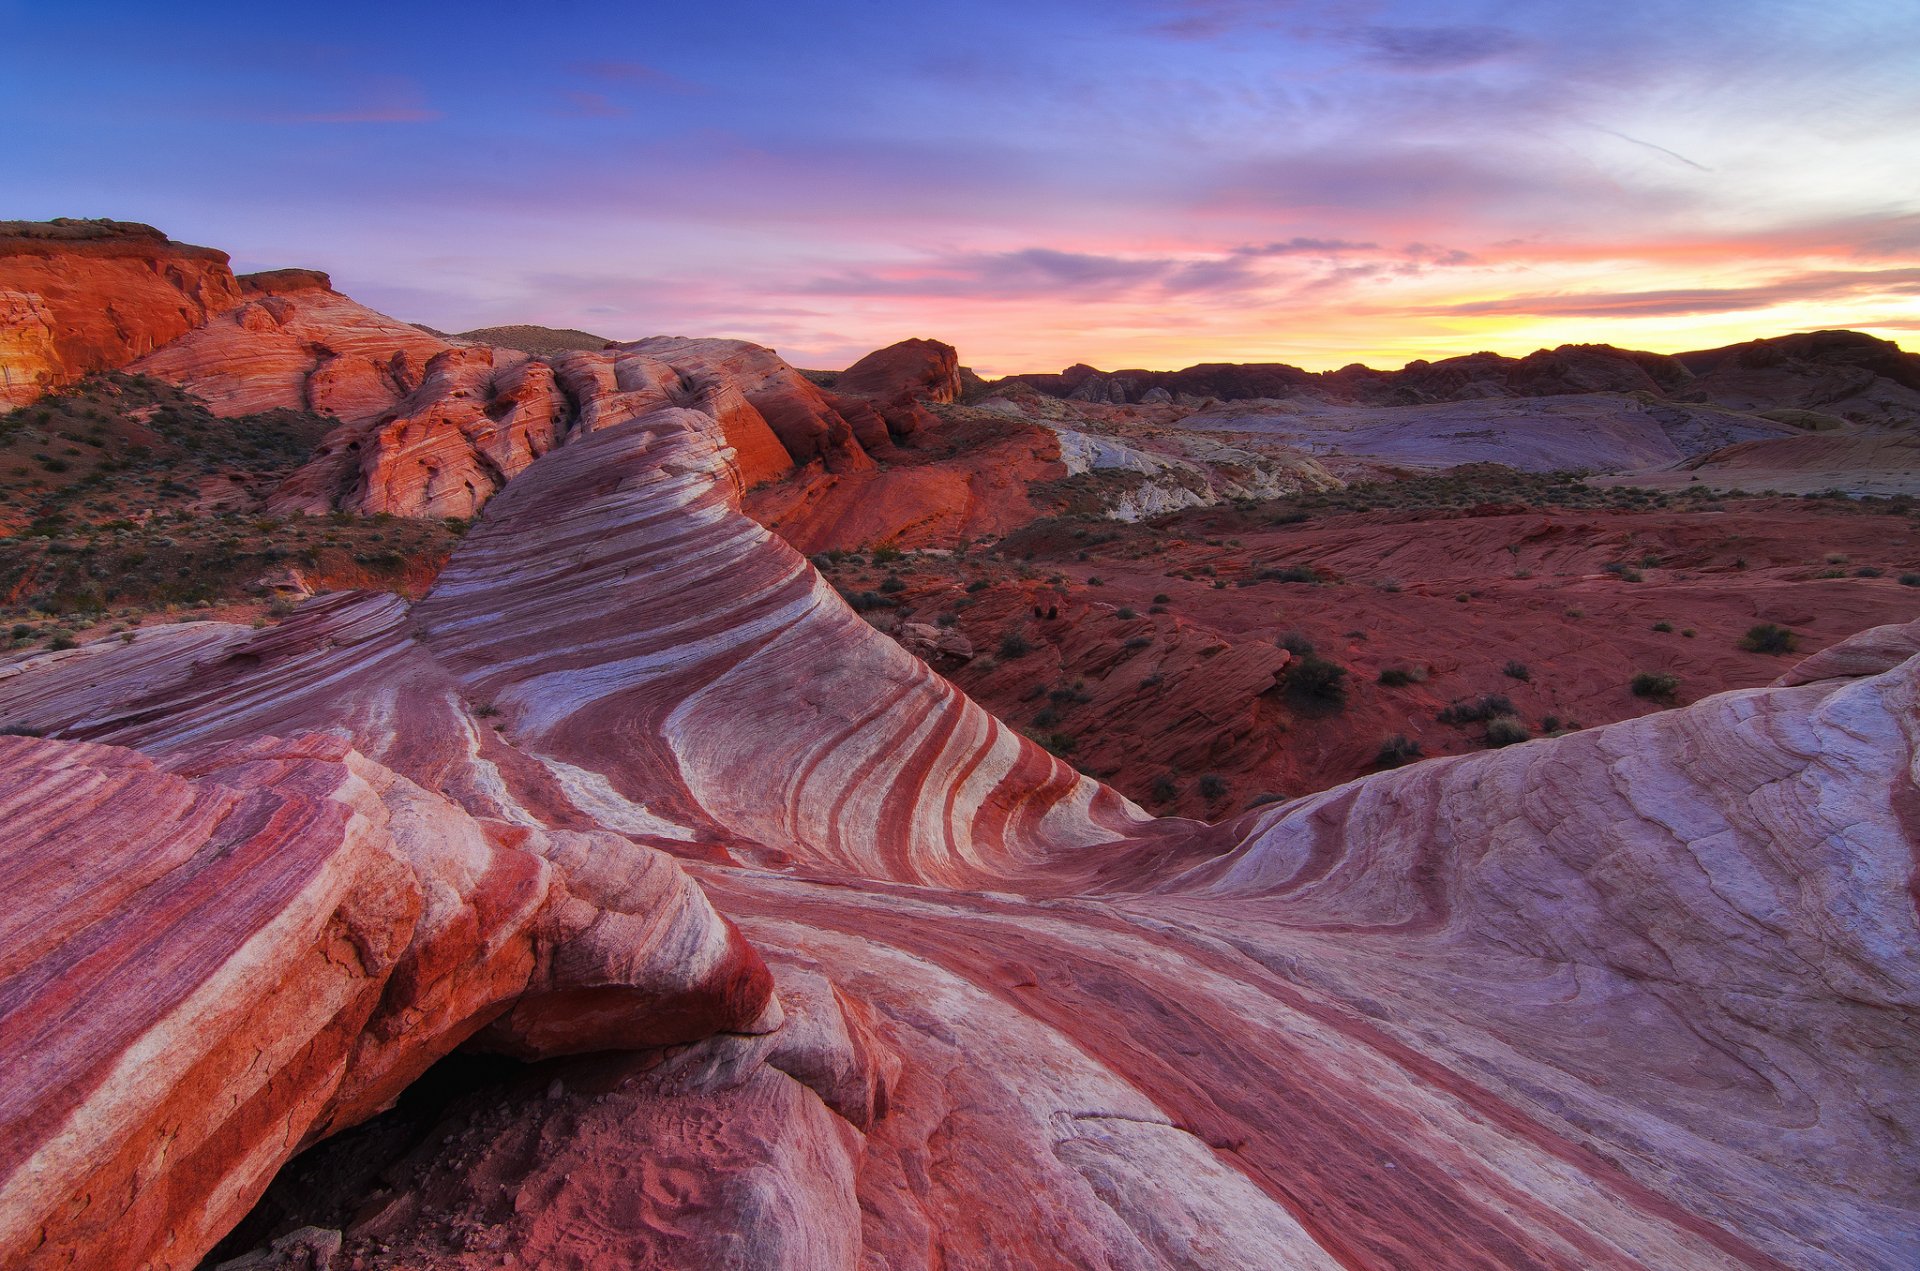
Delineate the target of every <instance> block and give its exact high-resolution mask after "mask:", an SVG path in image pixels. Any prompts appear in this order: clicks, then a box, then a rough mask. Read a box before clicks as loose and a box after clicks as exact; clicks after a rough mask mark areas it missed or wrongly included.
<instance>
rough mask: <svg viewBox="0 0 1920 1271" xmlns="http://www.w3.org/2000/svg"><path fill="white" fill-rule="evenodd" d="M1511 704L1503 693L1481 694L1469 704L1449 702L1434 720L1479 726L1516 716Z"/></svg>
mask: <svg viewBox="0 0 1920 1271" xmlns="http://www.w3.org/2000/svg"><path fill="white" fill-rule="evenodd" d="M1517 713H1518V712H1516V711H1515V710H1514V708H1513V702H1512V701H1511V700H1510V699H1509V698H1508V697H1507V695H1506V694H1504V693H1483V694H1482V695H1481V696H1480V697H1479V698H1477V699H1475V700H1474V701H1471V702H1466V701H1455V702H1449V703H1447V705H1445V706H1443V707H1441V709H1440V713H1439V714H1437V715H1435V716H1434V718H1435V719H1437V720H1439V721H1440V722H1441V723H1443V724H1451V725H1453V726H1455V727H1458V726H1459V725H1461V724H1481V723H1485V722H1486V721H1487V720H1490V719H1493V718H1495V717H1497V716H1500V715H1513V714H1517Z"/></svg>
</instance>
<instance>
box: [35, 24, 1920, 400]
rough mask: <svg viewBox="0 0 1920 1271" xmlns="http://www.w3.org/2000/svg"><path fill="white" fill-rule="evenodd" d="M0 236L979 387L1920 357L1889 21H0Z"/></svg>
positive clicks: (1915, 271)
mask: <svg viewBox="0 0 1920 1271" xmlns="http://www.w3.org/2000/svg"><path fill="white" fill-rule="evenodd" d="M0 29H4V30H5V32H6V33H7V38H6V40H5V42H4V44H3V45H0V105H3V106H4V108H5V110H6V115H7V118H8V119H9V120H10V121H11V123H12V127H11V128H10V129H9V133H10V138H9V139H10V143H11V144H10V145H9V159H8V163H7V176H6V178H5V181H4V183H0V194H4V198H0V216H15V217H48V216H56V215H78V216H114V217H120V218H123V219H132V220H143V221H148V222H151V223H153V224H156V225H159V226H160V227H161V228H163V229H165V230H167V231H168V232H169V233H170V234H172V235H173V236H175V237H176V238H181V239H185V240H188V241H193V242H201V243H206V244H209V245H212V246H217V247H222V248H225V249H226V250H228V251H230V252H232V253H233V255H234V258H235V264H236V266H238V267H240V268H268V267H277V266H283V265H306V266H312V267H317V268H322V269H326V270H328V271H329V272H331V273H332V274H333V275H334V278H335V282H336V285H338V286H339V287H341V289H343V290H345V291H347V292H349V293H350V294H352V295H354V296H355V297H357V298H359V299H361V300H363V301H365V302H367V303H369V304H372V305H374V306H375V307H377V308H380V309H383V310H385V311H388V312H391V313H394V314H396V315H398V316H401V317H405V318H408V319H411V320H416V321H422V322H427V323H430V324H432V325H435V326H440V327H444V328H450V329H461V328H467V327H472V326H478V325H486V324H492V323H499V322H519V321H528V322H544V323H549V324H553V325H566V326H582V327H586V328H588V329H591V330H595V331H598V332H601V333H604V334H608V335H612V336H617V337H623V338H637V337H639V336H642V335H646V334H652V333H656V332H674V333H685V334H724V335H738V336H744V337H747V338H752V339H757V340H760V341H762V342H765V343H769V344H772V345H775V346H776V347H779V348H781V349H782V350H783V351H785V352H787V353H788V354H789V355H790V356H793V357H794V358H795V359H796V360H799V361H802V362H807V363H814V364H820V365H836V364H843V363H844V362H845V361H847V360H849V359H850V358H851V357H852V356H855V355H857V354H858V353H859V352H860V351H862V350H864V349H867V348H871V347H874V346H875V345H878V344H882V343H886V342H888V341H891V340H894V339H899V338H903V337H905V336H910V335H931V336H938V337H941V338H945V339H949V340H952V341H953V342H955V343H956V344H958V345H959V346H960V347H961V351H962V354H963V355H964V356H965V357H967V358H968V359H969V360H971V361H973V362H974V363H975V364H976V365H979V366H981V367H982V368H983V369H985V370H988V371H996V372H1003V371H1008V370H1013V369H1023V368H1024V369H1035V368H1040V369H1045V368H1053V367H1057V366H1061V365H1065V364H1066V363H1068V362H1072V361H1076V360H1085V361H1090V362H1093V363H1095V364H1097V365H1106V366H1117V365H1145V366H1174V365H1182V364H1185V363H1188V362H1193V361H1198V360H1203V359H1212V360H1225V359H1232V360H1239V359H1253V358H1268V359H1278V360H1286V361H1293V362H1299V363H1301V364H1304V365H1309V366H1333V365H1340V364H1343V363H1345V362H1347V361H1351V360H1355V359H1361V360H1372V361H1375V362H1398V361H1402V360H1405V359H1406V358H1409V357H1415V356H1435V355H1443V354H1446V353H1449V352H1463V351H1470V350H1472V349H1477V348H1489V347H1490V348H1499V349H1502V350H1504V351H1509V352H1525V351H1527V350H1528V349H1531V348H1534V347H1537V346H1539V345H1543V344H1553V343H1558V342H1561V341H1563V340H1609V341H1612V342H1615V343H1622V344H1635V345H1639V346H1642V347H1652V348H1673V349H1677V348H1683V347H1697V346H1700V345H1705V344H1712V343H1722V342H1726V341H1727V340H1731V339H1739V338H1746V337H1748V336H1752V335H1758V334H1767V333H1773V332H1777V331H1782V330H1789V329H1796V328H1804V327H1809V326H1824V325H1850V326H1856V327H1862V328H1866V329H1870V330H1874V331H1876V332H1878V333H1880V334H1882V335H1887V336H1889V337H1892V338H1898V337H1899V336H1900V334H1901V333H1903V332H1911V331H1912V330H1914V329H1915V328H1916V326H1920V126H1917V125H1916V123H1915V121H1916V120H1920V4H1915V3H1912V2H1911V0H1901V2H1899V3H1894V2H1891V0H1877V2H1873V3H1862V2H1854V3H1849V2H1847V0H1840V2H1838V3H1821V4H1814V3H1769V2H1768V0H1745V2H1743V3H1738V4H1735V3H1728V2H1725V0H1695V2H1693V3H1672V2H1668V0H1615V2H1612V3H1604V4H1603V3H1585V2H1576V3H1554V4H1545V3H1463V2H1455V3H1425V4H1405V3H1384V2H1383V3H1354V4H1324V3H1305V2H1302V3H1266V4H1260V3H1241V2H1238V0H1211V2H1199V3H1195V2H1188V3H1172V2H1163V0H1116V2H1113V3H1104V4H1095V3H1081V2H1079V0H1028V2H1027V3H1019V4H1014V3H981V4H966V5H952V6H946V7H941V8H935V7H924V6H902V5H894V4H881V3H868V2H866V0H837V2H831V3H817V4H811V5H798V6H796V5H792V4H782V5H774V4H758V3H719V4H712V5H709V6H707V7H705V8H701V9H697V10H696V9H695V8H693V7H691V6H685V5H652V4H629V5H618V6H616V5H605V4H586V3H577V2H573V0H552V2H550V3H548V4H545V5H541V6H538V7H532V6H521V5H515V6H507V5H498V4H484V3H481V4H463V5H459V6H452V5H423V4H404V3H395V4H386V5H374V4H358V3H355V4H337V5H331V6H324V7H323V6H313V5H309V6H268V5H257V4H254V5H240V4H207V3H191V2H188V3H183V4H178V5H173V6H154V5H134V4H108V3H87V2H85V0H77V2H70V3H63V4H59V5H54V4H44V3H24V2H21V0H0Z"/></svg>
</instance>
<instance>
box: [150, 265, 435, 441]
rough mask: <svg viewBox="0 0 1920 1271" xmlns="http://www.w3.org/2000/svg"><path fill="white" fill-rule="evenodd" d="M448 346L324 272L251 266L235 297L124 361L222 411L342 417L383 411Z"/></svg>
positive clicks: (356, 420)
mask: <svg viewBox="0 0 1920 1271" xmlns="http://www.w3.org/2000/svg"><path fill="white" fill-rule="evenodd" d="M449 347H450V346H449V345H448V344H447V342H446V341H444V340H441V339H439V338H438V337H435V336H431V335H428V334H427V333H426V332H424V331H422V330H420V329H419V328H418V327H415V326H410V325H409V324H407V323H405V322H400V321H398V320H396V319H394V318H389V317H387V316H386V315H385V314H380V313H375V312H374V311H373V310H371V309H368V308H366V307H365V306H363V305H359V304H355V303H354V302H353V301H352V300H349V299H348V298H347V297H345V296H343V295H341V294H339V293H338V292H336V291H334V290H333V289H332V287H331V285H330V284H329V283H328V281H327V277H326V275H325V274H319V273H314V272H312V271H308V270H281V271H277V272H275V273H273V274H270V275H257V276H255V281H254V285H252V286H250V287H248V288H247V289H246V293H245V295H244V296H243V299H242V303H240V304H239V305H237V306H236V307H234V308H233V309H232V310H231V311H229V312H226V313H223V314H221V315H220V317H219V318H218V319H217V320H215V321H212V322H209V323H207V324H205V325H203V326H201V327H199V328H197V329H196V330H194V331H192V332H191V333H189V334H187V335H186V336H185V338H181V339H176V340H174V341H173V342H171V343H170V344H168V345H167V346H166V347H164V348H162V349H159V350H157V351H155V352H153V353H151V354H149V355H148V356H146V357H143V358H141V359H139V360H138V361H137V362H134V363H133V364H132V367H131V369H132V370H135V371H138V372H141V373H144V374H147V375H153V376H157V377H158V378H160V379H163V380H167V381H169V382H171V383H175V384H178V385H180V386H181V387H183V388H186V389H189V390H191V391H192V392H194V393H197V394H199V395H200V396H201V397H204V398H206V399H207V402H208V403H209V404H210V405H211V406H212V407H213V409H214V410H216V411H218V412H220V413H222V414H230V415H237V414H245V413H249V412H254V411H263V410H272V409H274V408H276V407H279V408H285V409H291V410H312V411H316V412H318V413H320V414H325V415H334V416H336V417H338V418H339V419H341V420H342V421H343V422H345V423H348V424H366V423H369V422H371V421H372V420H374V419H375V418H377V417H378V416H380V415H381V414H382V413H383V412H387V411H391V410H392V409H393V408H394V406H395V405H396V403H398V402H399V401H401V400H402V399H403V398H405V397H406V396H407V395H408V394H410V393H412V392H413V391H414V390H415V389H417V388H418V387H419V386H420V382H421V378H422V375H423V373H424V370H425V367H426V364H427V362H428V361H430V360H431V359H432V358H434V357H435V356H437V355H438V354H440V353H442V352H445V351H446V350H447V349H448V348H449Z"/></svg>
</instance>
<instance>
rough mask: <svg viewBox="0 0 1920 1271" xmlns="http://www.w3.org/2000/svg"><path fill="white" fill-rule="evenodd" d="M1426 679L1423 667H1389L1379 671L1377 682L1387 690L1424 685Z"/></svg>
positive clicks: (1425, 670)
mask: <svg viewBox="0 0 1920 1271" xmlns="http://www.w3.org/2000/svg"><path fill="white" fill-rule="evenodd" d="M1426 679H1427V668H1425V667H1424V666H1413V667H1407V666H1389V667H1386V668H1384V669H1382V670H1381V672H1380V676H1379V681H1378V682H1379V683H1381V684H1384V685H1386V686H1387V687H1388V688H1405V687H1406V686H1407V685H1409V684H1424V683H1426Z"/></svg>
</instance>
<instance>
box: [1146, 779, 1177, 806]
mask: <svg viewBox="0 0 1920 1271" xmlns="http://www.w3.org/2000/svg"><path fill="white" fill-rule="evenodd" d="M1147 793H1148V794H1150V795H1151V796H1152V797H1153V801H1154V802H1155V803H1171V802H1173V801H1174V800H1175V799H1177V798H1179V797H1180V783H1179V782H1177V781H1175V780H1174V779H1173V774H1172V773H1170V772H1163V773H1161V774H1160V775H1159V776H1157V777H1155V778H1154V779H1153V784H1152V785H1151V786H1149V787H1148V788H1147Z"/></svg>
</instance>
